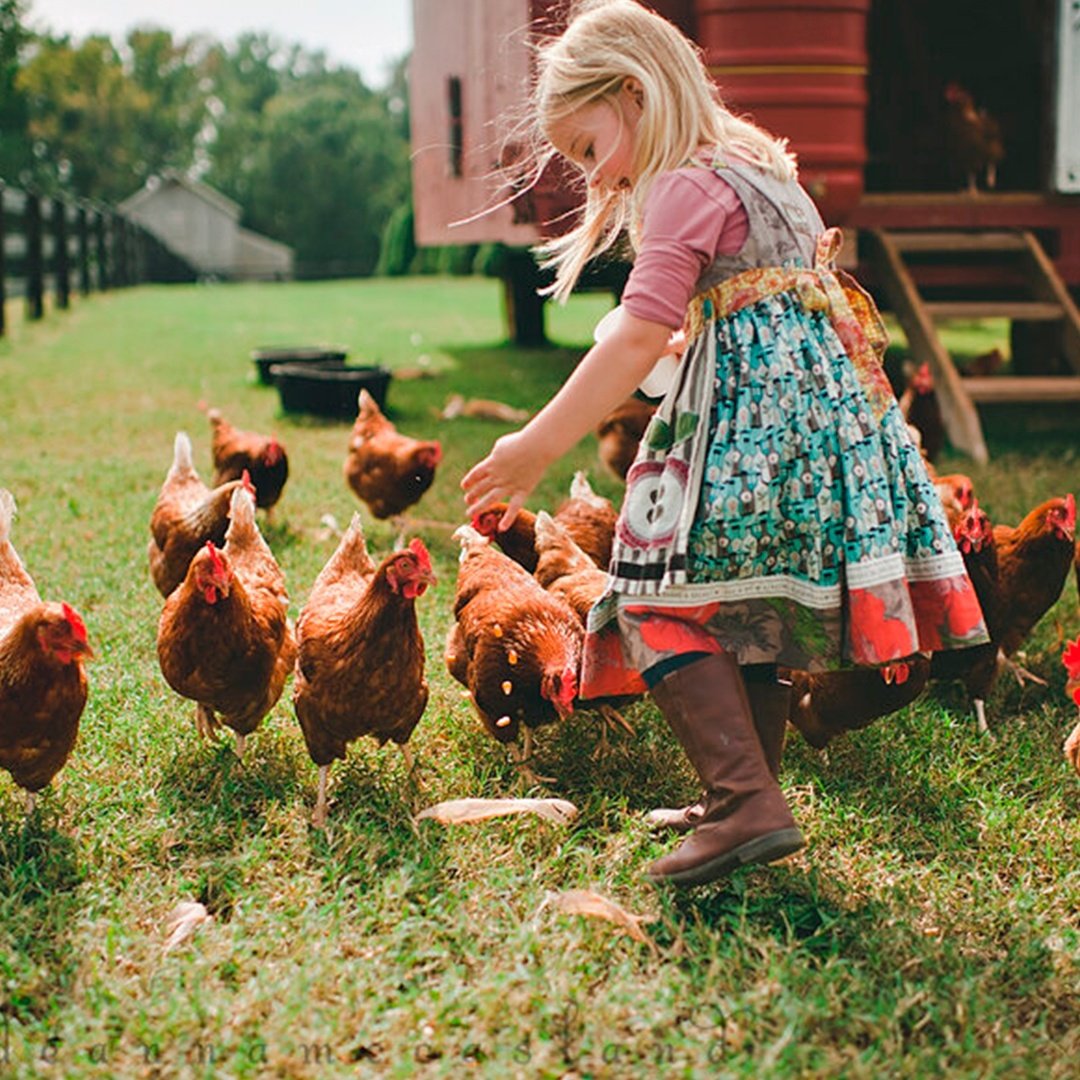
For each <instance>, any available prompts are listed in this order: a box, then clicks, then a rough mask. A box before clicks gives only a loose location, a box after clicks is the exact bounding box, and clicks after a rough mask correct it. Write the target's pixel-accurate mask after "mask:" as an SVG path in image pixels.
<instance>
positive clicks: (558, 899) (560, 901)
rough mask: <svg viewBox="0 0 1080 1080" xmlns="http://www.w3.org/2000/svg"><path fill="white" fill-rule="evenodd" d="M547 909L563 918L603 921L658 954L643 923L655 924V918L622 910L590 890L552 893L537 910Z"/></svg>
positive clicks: (538, 912) (538, 911)
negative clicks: (552, 909)
mask: <svg viewBox="0 0 1080 1080" xmlns="http://www.w3.org/2000/svg"><path fill="white" fill-rule="evenodd" d="M546 907H551V908H554V909H555V910H556V911H561V912H562V913H563V914H564V915H587V916H589V918H592V919H604V920H605V921H607V922H610V923H614V924H615V925H616V926H618V927H619V928H620V929H622V930H625V931H626V932H627V933H628V934H629V935H630V936H631V937H632V938H633V939H634V940H635V941H640V942H641V943H642V944H643V945H648V946H649V948H650V949H652V950H653V951H656V942H655V941H653V939H652V938H651V937H649V935H648V934H646V933H645V931H644V930H642V929H641V924H642V923H648V922H653V921H654V920H655V919H656V916H655V915H635V914H634V913H633V912H631V911H627V910H626V908H624V907H620V906H619V905H618V904H616V903H615V901H614V900H609V899H608V898H607V897H606V896H601V895H600V894H599V893H596V892H592V891H591V890H590V889H570V890H568V891H567V892H561V893H556V892H549V893H548V894H547V895H546V896H545V897H544V900H543V902H542V903H541V905H540V906H539V907H538V908H537V909H536V914H537V915H539V914H540V912H541V911H543V910H544V908H546Z"/></svg>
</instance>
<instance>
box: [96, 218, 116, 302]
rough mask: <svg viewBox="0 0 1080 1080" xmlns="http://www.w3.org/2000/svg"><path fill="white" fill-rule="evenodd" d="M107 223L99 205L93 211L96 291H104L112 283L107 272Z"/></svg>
mask: <svg viewBox="0 0 1080 1080" xmlns="http://www.w3.org/2000/svg"><path fill="white" fill-rule="evenodd" d="M108 227H109V226H108V223H107V222H106V220H105V211H104V210H103V209H102V208H101V207H100V206H99V207H98V208H97V209H96V210H95V211H94V241H95V243H94V246H95V248H96V250H97V287H98V292H105V290H106V289H108V288H109V286H110V285H111V284H112V277H111V275H110V272H109V242H108V236H107V232H108Z"/></svg>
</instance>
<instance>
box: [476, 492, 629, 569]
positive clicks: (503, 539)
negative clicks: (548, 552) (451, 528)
mask: <svg viewBox="0 0 1080 1080" xmlns="http://www.w3.org/2000/svg"><path fill="white" fill-rule="evenodd" d="M506 508H507V504H506V503H495V504H494V505H493V506H489V507H488V508H487V509H486V510H483V511H481V512H480V513H479V514H477V515H476V516H475V517H474V518H473V520H472V527H473V528H474V529H475V530H476V531H477V532H478V533H480V535H481V536H486V537H488V539H490V540H494V541H495V543H496V544H498V545H499V547H500V548H501V549H502V550H503V551H504V552H505V553H506V554H507V555H509V556H510V558H511V559H513V560H514V562H516V563H517V564H518V565H519V566H521V567H523V568H524V569H525V570H528V571H529V573H530V574H532V573H534V572H535V571H536V561H537V556H536V515H535V514H534V513H533V512H532V511H530V510H519V511H518V514H517V517H515V518H514V520H513V522H512V523H511V525H510V527H509V528H508V529H504V530H502V531H500V530H499V522H500V521H501V520H502V516H503V514H505V513H506ZM554 517H555V520H556V521H557V522H558V523H559V524H560V525H562V526H563V527H564V528H565V529H566V531H567V532H568V533H569V534H570V538H571V539H572V540H573V541H574V543H576V544H577V545H578V547H580V548H581V549H582V550H583V551H584V552H585V553H586V554H587V555H588V556H589V557H590V558H591V559H592V561H593V563H594V564H595V565H596V566H599V567H600V568H601V569H604V568H606V567H607V564H608V562H610V560H611V545H612V542H613V540H614V537H615V522H616V521H617V520H618V512H617V511H616V510H615V507H614V506H613V505H612V504H611V501H610V500H609V499H605V498H604V497H603V496H602V495H597V494H596V493H595V492H594V491H593V489H592V487H591V486H590V484H589V481H588V479H587V478H586V476H585V474H584V473H583V472H577V473H575V474H574V479H573V481H572V482H571V484H570V497H569V498H568V499H566V500H565V501H564V502H563V503H562V505H561V506H560V507H559V509H558V510H557V511H556V512H555V515H554Z"/></svg>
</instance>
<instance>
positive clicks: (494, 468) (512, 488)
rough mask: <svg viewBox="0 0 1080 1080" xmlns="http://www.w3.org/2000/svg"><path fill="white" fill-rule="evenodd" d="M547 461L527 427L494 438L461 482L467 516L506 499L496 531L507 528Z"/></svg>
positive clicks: (547, 458)
mask: <svg viewBox="0 0 1080 1080" xmlns="http://www.w3.org/2000/svg"><path fill="white" fill-rule="evenodd" d="M550 460H551V459H550V458H549V457H548V455H547V454H545V453H544V452H543V448H542V447H540V446H537V445H536V440H535V439H533V438H532V437H531V436H530V433H529V432H528V431H527V430H523V431H514V432H511V433H510V434H509V435H503V436H502V438H499V439H496V440H495V445H494V446H493V447H492V448H491V453H490V454H488V456H487V457H486V458H484V460H483V461H480V462H477V464H475V465H474V466H473V467H472V468H471V469H470V470H469V471H468V472H467V473H466V474H465V476H464V478H463V479H462V481H461V487H462V490H463V491H464V492H465V504H466V511H467V513H468V515H469V517H470V518H472V517H473V516H475V515H476V514H478V513H480V512H481V511H482V510H483V509H484V508H485V507H487V506H490V505H491V504H492V503H497V502H505V503H507V504H508V505H507V508H506V513H505V514H503V516H502V519H501V520H500V521H499V531H500V532H501V531H502V530H503V529H508V528H510V526H511V525H512V524H513V522H514V518H516V517H517V515H518V511H519V510H520V509H521V508H522V507H523V506H524V505H525V500H526V499H527V498H528V497H529V493H530V492H531V491H532V489H533V488H534V487H536V485H537V484H538V483H539V482H540V478H541V477H542V476H543V475H544V470H545V469H547V467H548V465H549V464H550Z"/></svg>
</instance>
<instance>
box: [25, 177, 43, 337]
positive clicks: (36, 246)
mask: <svg viewBox="0 0 1080 1080" xmlns="http://www.w3.org/2000/svg"><path fill="white" fill-rule="evenodd" d="M23 215H24V216H23V222H24V225H23V227H24V229H25V231H26V313H27V318H30V319H40V318H42V317H43V316H44V314H45V274H44V265H43V264H44V259H43V258H42V240H41V196H40V195H38V194H37V192H34V191H28V192H27V193H26V209H25V210H24V211H23Z"/></svg>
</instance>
